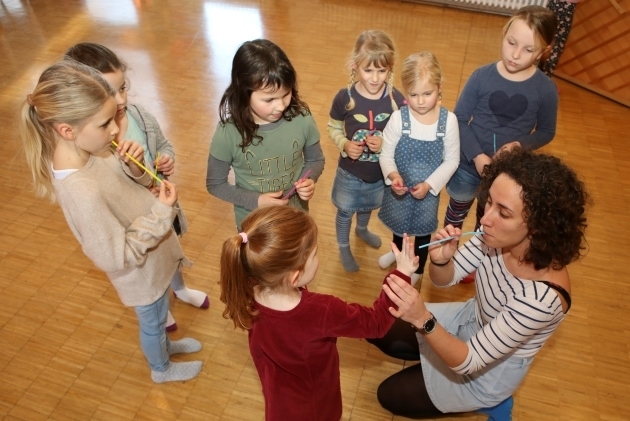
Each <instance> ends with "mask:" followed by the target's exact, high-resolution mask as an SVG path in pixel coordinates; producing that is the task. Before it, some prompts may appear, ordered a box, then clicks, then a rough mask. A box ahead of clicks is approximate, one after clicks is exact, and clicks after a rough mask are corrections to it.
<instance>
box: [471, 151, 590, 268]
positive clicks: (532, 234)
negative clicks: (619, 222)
mask: <svg viewBox="0 0 630 421" xmlns="http://www.w3.org/2000/svg"><path fill="white" fill-rule="evenodd" d="M500 174H505V175H506V176H508V177H509V178H511V179H512V180H514V181H515V182H516V183H517V184H518V185H520V186H521V188H522V189H523V191H522V193H521V198H522V199H523V218H524V220H525V221H526V222H527V227H528V230H529V240H530V245H529V249H528V250H527V252H526V254H525V257H524V261H525V262H527V263H531V264H533V265H534V267H535V268H536V270H540V269H543V268H546V267H552V268H553V269H555V270H558V269H562V268H563V267H565V266H566V265H568V264H569V263H571V262H573V261H575V260H577V259H578V258H579V257H580V256H582V254H583V253H582V251H583V250H585V248H586V247H585V245H584V243H585V236H584V231H585V229H586V226H587V224H586V215H585V212H586V206H587V205H588V204H590V202H591V200H590V196H589V194H588V192H587V191H586V189H585V186H584V183H583V182H582V181H580V180H579V179H578V177H577V175H576V174H575V172H574V171H573V170H572V169H571V168H569V167H568V166H567V165H566V164H564V163H563V162H562V161H561V160H560V159H558V158H556V157H555V156H551V155H546V154H542V153H536V152H532V151H529V150H525V149H522V148H514V149H513V150H512V151H510V152H503V153H501V154H500V155H498V156H497V157H496V158H495V159H494V160H493V161H492V163H491V164H490V165H488V166H487V167H486V168H485V170H484V172H483V175H482V181H481V185H480V187H479V189H480V191H479V200H480V203H481V204H482V205H485V203H486V201H487V199H488V190H489V189H490V186H492V183H493V182H494V180H495V179H496V178H497V177H498V176H499V175H500Z"/></svg>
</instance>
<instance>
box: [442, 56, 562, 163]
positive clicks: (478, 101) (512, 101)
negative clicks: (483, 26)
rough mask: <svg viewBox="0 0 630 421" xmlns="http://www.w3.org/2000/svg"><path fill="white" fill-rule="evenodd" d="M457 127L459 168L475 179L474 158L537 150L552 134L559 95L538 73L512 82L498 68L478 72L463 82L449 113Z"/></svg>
mask: <svg viewBox="0 0 630 421" xmlns="http://www.w3.org/2000/svg"><path fill="white" fill-rule="evenodd" d="M454 113H455V115H456V116H457V120H458V122H459V137H460V144H461V148H460V154H461V156H460V163H459V166H460V168H462V169H464V170H466V171H468V172H469V173H471V174H475V175H477V170H476V169H475V165H474V163H473V158H475V157H476V156H477V155H479V154H481V153H485V154H486V155H488V156H489V157H492V156H493V155H494V153H495V152H496V151H497V150H498V149H499V148H500V147H501V146H503V145H505V144H506V143H510V142H512V141H515V140H516V141H519V142H520V143H521V145H522V146H523V147H524V148H527V149H538V148H540V147H542V146H544V145H546V144H547V143H549V142H551V140H552V139H553V137H554V136H555V134H556V120H557V113H558V91H557V89H556V86H555V85H554V83H553V81H552V80H551V79H550V78H549V77H548V76H546V75H545V74H544V73H543V72H541V71H540V70H538V69H536V73H534V75H533V76H532V77H530V78H529V79H527V80H524V81H521V82H513V81H510V80H507V79H505V78H504V77H503V76H501V75H500V74H499V71H498V70H497V63H492V64H488V65H486V66H483V67H480V68H478V69H477V70H475V71H474V72H473V74H472V75H471V76H470V78H469V79H468V82H466V86H464V90H463V91H462V93H461V95H460V97H459V99H458V100H457V104H456V105H455V110H454Z"/></svg>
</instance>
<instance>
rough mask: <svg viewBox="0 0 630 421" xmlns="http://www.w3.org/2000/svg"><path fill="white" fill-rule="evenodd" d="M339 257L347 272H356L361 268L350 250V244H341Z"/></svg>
mask: <svg viewBox="0 0 630 421" xmlns="http://www.w3.org/2000/svg"><path fill="white" fill-rule="evenodd" d="M339 257H340V258H341V264H342V265H343V268H344V269H345V270H346V272H356V271H358V270H359V264H358V263H357V261H356V260H355V259H354V256H353V255H352V252H351V251H350V245H346V246H339Z"/></svg>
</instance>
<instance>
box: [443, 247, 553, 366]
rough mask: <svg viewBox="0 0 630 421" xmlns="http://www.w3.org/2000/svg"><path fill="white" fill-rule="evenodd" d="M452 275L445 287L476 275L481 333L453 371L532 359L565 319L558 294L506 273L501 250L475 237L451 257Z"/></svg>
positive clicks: (544, 285)
mask: <svg viewBox="0 0 630 421" xmlns="http://www.w3.org/2000/svg"><path fill="white" fill-rule="evenodd" d="M454 262H455V274H454V276H453V280H452V281H451V283H450V284H449V285H448V286H451V285H454V284H456V283H458V282H459V281H460V280H461V279H462V278H463V277H464V276H466V275H467V274H469V273H471V272H473V271H474V270H475V269H476V270H477V275H476V282H475V285H476V288H477V294H476V297H475V298H476V301H477V302H476V309H475V315H476V319H477V324H478V328H479V331H478V332H477V333H476V334H475V336H473V337H472V338H470V340H468V341H467V345H468V356H467V357H466V360H465V361H464V362H463V363H462V364H461V365H459V366H457V367H452V369H453V371H455V372H457V373H459V374H464V375H465V374H470V373H474V372H476V371H478V370H480V369H482V368H483V367H485V366H487V365H488V364H490V363H492V362H493V361H495V360H498V359H502V358H504V357H506V356H512V355H514V356H520V357H531V356H533V355H535V354H536V353H537V352H538V351H539V350H540V348H542V346H543V345H544V344H545V342H546V341H547V339H549V337H550V336H551V334H552V333H553V332H554V331H555V330H556V329H557V328H558V326H559V324H560V322H561V321H562V320H563V319H564V313H563V311H562V303H561V301H560V298H559V297H558V294H557V293H556V292H555V291H554V290H553V289H552V288H550V287H549V286H547V285H546V284H544V283H543V282H535V281H533V280H530V279H521V278H517V277H515V276H514V275H512V274H511V273H509V272H508V270H507V268H506V266H505V263H504V262H503V258H502V256H501V250H499V249H494V248H490V247H488V246H486V245H485V244H484V242H483V239H482V238H479V237H475V238H472V239H471V240H470V241H468V242H467V243H466V244H464V245H463V246H462V247H460V249H459V250H458V252H457V253H456V254H455V257H454Z"/></svg>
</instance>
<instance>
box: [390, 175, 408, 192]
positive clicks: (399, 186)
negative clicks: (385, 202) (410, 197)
mask: <svg viewBox="0 0 630 421" xmlns="http://www.w3.org/2000/svg"><path fill="white" fill-rule="evenodd" d="M392 190H393V191H394V193H396V194H397V195H398V196H402V195H403V194H405V193H407V190H409V189H407V187H405V183H404V181H403V179H402V177H401V176H397V177H394V178H393V179H392Z"/></svg>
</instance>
